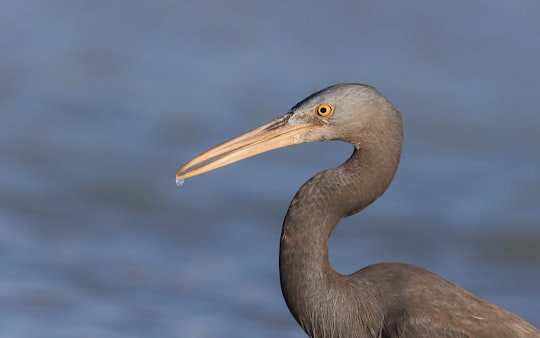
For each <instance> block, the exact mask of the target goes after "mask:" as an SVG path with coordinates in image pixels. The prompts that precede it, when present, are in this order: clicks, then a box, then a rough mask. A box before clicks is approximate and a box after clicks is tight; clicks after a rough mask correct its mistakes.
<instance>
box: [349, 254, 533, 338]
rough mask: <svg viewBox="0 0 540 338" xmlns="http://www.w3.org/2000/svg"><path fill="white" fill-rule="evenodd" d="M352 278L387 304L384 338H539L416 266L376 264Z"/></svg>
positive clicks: (530, 328)
mask: <svg viewBox="0 0 540 338" xmlns="http://www.w3.org/2000/svg"><path fill="white" fill-rule="evenodd" d="M348 277H349V278H350V279H351V281H352V282H353V283H356V284H357V285H358V286H359V287H360V288H363V289H364V290H365V289H366V288H370V287H371V289H372V290H373V293H372V294H371V295H370V297H373V299H374V300H375V301H376V302H380V303H384V304H383V308H384V309H385V313H384V319H383V323H382V325H383V333H386V334H387V335H386V336H385V335H384V334H383V337H494V334H495V333H496V336H497V337H540V332H539V331H538V330H537V329H536V328H535V327H534V326H532V325H531V324H529V323H527V322H526V321H524V320H523V319H521V318H519V317H517V316H515V315H513V314H512V313H510V312H508V311H506V310H504V309H502V308H500V307H498V306H496V305H494V304H492V303H490V302H488V301H486V300H483V299H481V298H479V297H477V296H475V295H473V294H472V293H470V292H469V291H467V290H465V289H463V288H461V287H459V286H458V285H456V284H454V283H452V282H450V281H448V280H446V279H444V278H442V277H440V276H438V275H436V274H434V273H432V272H430V271H427V270H424V269H422V268H419V267H416V266H413V265H409V264H403V263H381V264H375V265H370V266H368V267H366V268H364V269H362V270H359V271H357V272H355V273H354V274H352V275H349V276H348Z"/></svg>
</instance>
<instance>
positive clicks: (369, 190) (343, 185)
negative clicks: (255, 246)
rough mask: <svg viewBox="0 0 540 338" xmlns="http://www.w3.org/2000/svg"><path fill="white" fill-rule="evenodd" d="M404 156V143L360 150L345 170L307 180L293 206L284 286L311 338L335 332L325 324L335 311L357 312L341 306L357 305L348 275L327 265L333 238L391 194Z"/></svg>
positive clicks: (283, 259) (284, 248) (283, 249)
mask: <svg viewBox="0 0 540 338" xmlns="http://www.w3.org/2000/svg"><path fill="white" fill-rule="evenodd" d="M400 137H401V135H400ZM400 153H401V139H400V140H399V142H395V145H394V146H393V147H392V146H390V148H389V147H388V145H387V146H386V147H385V148H384V149H381V148H380V147H378V146H376V145H368V146H364V147H363V148H362V149H358V148H355V150H354V152H353V154H352V156H351V157H350V158H349V159H348V160H347V161H346V162H345V163H343V164H342V165H341V166H340V167H338V168H335V169H330V170H326V171H323V172H320V173H318V174H317V175H315V176H314V177H313V178H311V179H310V180H308V181H307V182H306V183H305V184H304V185H303V186H302V187H301V188H300V190H299V191H298V192H297V193H296V196H295V197H294V198H293V200H292V202H291V204H290V206H289V210H288V212H287V215H286V217H285V220H284V224H283V229H282V234H281V243H280V257H279V258H280V259H279V265H280V277H281V288H282V291H283V295H284V297H285V300H286V302H287V305H288V307H289V309H290V311H291V313H292V314H293V316H294V317H295V319H296V320H297V321H298V322H299V324H300V325H301V326H302V327H303V328H304V330H306V332H307V333H308V334H310V335H311V336H313V335H314V333H315V331H318V332H320V331H321V330H327V329H328V330H330V331H331V330H333V329H332V328H324V327H323V326H325V325H329V324H328V323H330V322H332V321H330V320H328V318H334V319H335V318H336V316H335V314H336V313H341V314H343V313H344V311H355V309H353V308H349V309H344V308H342V307H343V306H345V307H351V306H352V305H351V304H353V302H351V300H350V299H349V300H348V301H346V298H350V295H349V293H348V291H347V288H346V286H345V285H342V284H343V277H344V276H343V275H340V274H338V273H337V272H335V271H334V270H333V269H332V267H331V266H330V263H329V261H328V239H329V237H330V235H331V233H332V231H333V230H334V228H335V226H336V225H337V223H338V222H339V220H340V219H341V218H342V217H344V216H348V215H352V214H355V213H357V212H359V211H360V210H362V209H363V208H365V207H367V206H368V205H369V204H371V203H372V202H373V201H374V200H375V199H376V198H377V197H379V196H380V195H381V194H382V193H383V192H384V191H385V190H386V188H387V187H388V186H389V184H390V182H391V180H392V178H393V176H394V173H395V171H396V169H397V165H398V162H399V156H400ZM355 297H356V296H355ZM340 299H342V300H343V302H340V301H339V300H340ZM336 307H337V308H336ZM345 317H347V316H345ZM334 325H336V326H339V325H337V323H334ZM336 326H333V327H334V328H335V327H336ZM332 332H333V331H332Z"/></svg>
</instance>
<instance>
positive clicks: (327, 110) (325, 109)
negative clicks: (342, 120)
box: [317, 103, 332, 117]
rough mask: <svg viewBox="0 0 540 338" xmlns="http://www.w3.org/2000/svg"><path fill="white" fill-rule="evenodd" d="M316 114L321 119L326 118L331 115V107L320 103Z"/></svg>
mask: <svg viewBox="0 0 540 338" xmlns="http://www.w3.org/2000/svg"><path fill="white" fill-rule="evenodd" d="M317 114H319V116H322V117H326V116H328V115H330V114H332V107H331V106H330V105H328V104H326V103H322V104H320V105H318V106H317Z"/></svg>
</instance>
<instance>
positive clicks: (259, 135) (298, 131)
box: [176, 114, 321, 182]
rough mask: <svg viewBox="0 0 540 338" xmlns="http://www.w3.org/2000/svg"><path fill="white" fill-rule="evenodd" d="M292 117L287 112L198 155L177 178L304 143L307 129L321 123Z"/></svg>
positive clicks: (181, 170) (177, 174) (181, 179)
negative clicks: (299, 121)
mask: <svg viewBox="0 0 540 338" xmlns="http://www.w3.org/2000/svg"><path fill="white" fill-rule="evenodd" d="M290 117H291V114H286V115H284V116H282V117H280V118H277V119H275V120H273V121H271V122H269V123H267V124H264V125H262V126H260V127H258V128H256V129H253V130H251V131H248V132H247V133H245V134H242V135H240V136H237V137H235V138H233V139H230V140H229V141H226V142H224V143H222V144H220V145H217V146H215V147H213V148H211V149H209V150H207V151H205V152H204V153H202V154H200V155H198V156H196V157H195V158H193V159H192V160H191V161H189V162H188V163H186V164H185V165H184V166H183V167H182V168H180V169H178V170H177V171H176V181H177V182H182V181H183V180H184V179H186V178H189V177H193V176H197V175H200V174H204V173H206V172H209V171H212V170H214V169H218V168H221V167H223V166H226V165H229V164H231V163H234V162H238V161H240V160H243V159H246V158H248V157H251V156H255V155H257V154H260V153H264V152H267V151H270V150H273V149H278V148H283V147H287V146H291V145H294V144H299V143H302V140H303V136H304V135H305V134H306V133H307V132H308V131H310V130H313V129H316V128H319V127H321V125H313V124H289V118H290Z"/></svg>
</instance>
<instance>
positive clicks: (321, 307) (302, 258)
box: [177, 84, 540, 338]
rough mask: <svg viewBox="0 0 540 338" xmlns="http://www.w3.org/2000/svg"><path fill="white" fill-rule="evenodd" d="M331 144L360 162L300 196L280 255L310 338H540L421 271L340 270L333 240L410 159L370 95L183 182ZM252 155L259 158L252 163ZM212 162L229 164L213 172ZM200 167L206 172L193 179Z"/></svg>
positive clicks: (287, 291)
mask: <svg viewBox="0 0 540 338" xmlns="http://www.w3.org/2000/svg"><path fill="white" fill-rule="evenodd" d="M321 104H327V105H329V107H330V109H331V110H332V112H331V114H330V115H328V116H319V115H317V114H316V113H315V110H316V109H317V107H319V105H321ZM306 126H307V127H306ZM286 128H288V129H287V131H286V132H283V133H278V136H279V137H282V138H284V139H285V140H284V141H278V137H276V136H275V135H276V131H279V130H280V129H286ZM295 128H296V129H295ZM291 130H292V131H291ZM270 132H271V133H272V135H271V136H268V137H267V138H264V139H261V138H260V137H259V135H262V134H265V133H270ZM245 135H246V136H245ZM254 136H256V137H254ZM246 138H247V139H248V140H247V141H246V140H245V139H246ZM251 140H253V142H251ZM279 140H281V139H279ZM324 140H341V141H345V142H348V143H350V144H352V145H353V147H354V151H353V154H352V156H351V157H350V158H349V159H348V160H347V161H346V162H345V163H343V164H342V165H341V166H339V167H338V168H335V169H330V170H325V171H322V172H320V173H318V174H317V175H315V176H314V177H313V178H311V179H310V180H308V181H307V182H306V183H305V184H304V185H303V186H302V187H301V188H300V190H299V191H298V192H297V193H296V196H295V197H294V198H293V200H292V202H291V204H290V206H289V210H288V212H287V215H286V217H285V220H284V223H283V229H282V235H281V245H280V255H279V267H280V277H281V287H282V290H283V295H284V297H285V300H286V302H287V306H288V307H289V309H290V311H291V313H292V314H293V316H294V318H295V319H296V320H297V321H298V323H299V324H300V325H301V326H302V328H303V329H304V330H305V331H306V333H307V334H308V335H309V336H310V337H344V338H353V337H508V338H510V337H512V338H515V337H540V332H539V331H538V330H537V329H536V328H535V327H534V326H532V325H531V324H529V323H527V322H526V321H524V320H523V319H521V318H519V317H517V316H515V315H513V314H511V313H510V312H508V311H506V310H504V309H501V308H499V307H497V306H495V305H493V304H491V303H489V302H487V301H485V300H482V299H480V298H478V297H476V296H474V295H473V294H471V293H470V292H468V291H466V290H464V289H462V288H460V287H459V286H457V285H455V284H453V283H451V282H449V281H447V280H445V279H443V278H441V277H439V276H437V275H435V274H433V273H431V272H429V271H426V270H423V269H421V268H418V267H414V266H411V265H407V264H401V263H383V264H376V265H371V266H368V267H366V268H364V269H362V270H359V271H357V272H355V273H353V274H350V275H342V274H339V273H337V272H336V271H334V270H333V269H332V267H331V266H330V264H329V261H328V238H329V237H330V235H331V233H332V231H333V229H334V228H335V226H336V225H337V223H338V222H339V220H340V219H341V218H342V217H344V216H349V215H352V214H355V213H357V212H359V211H360V210H362V209H363V208H365V207H367V206H368V205H369V204H371V203H372V202H373V201H375V200H376V199H377V198H378V197H379V196H380V195H381V194H383V193H384V191H385V190H386V188H387V187H388V186H389V184H390V182H391V181H392V179H393V176H394V173H395V171H396V169H397V166H398V162H399V158H400V155H401V145H402V121H401V114H400V113H399V111H398V110H397V109H396V108H395V107H394V106H393V105H392V104H390V103H389V102H388V101H387V100H386V98H384V96H382V95H381V94H380V93H379V92H377V91H376V90H375V89H374V88H372V87H370V86H367V85H361V84H340V85H335V86H331V87H328V88H326V89H323V90H322V91H319V92H317V93H314V94H312V95H311V96H309V97H308V98H306V99H305V100H303V101H301V102H300V103H298V104H297V105H295V106H294V107H293V108H292V109H291V111H290V112H289V113H288V114H286V115H284V116H283V117H281V118H279V119H277V120H275V121H273V122H271V123H269V124H266V125H264V126H263V127H260V128H258V129H255V130H254V131H252V132H250V133H246V134H244V135H242V136H240V137H237V138H235V139H233V140H231V141H228V142H226V143H224V144H222V145H220V146H217V147H215V148H213V149H211V150H209V151H208V152H206V153H203V154H201V155H200V156H198V157H196V158H195V159H194V160H192V161H190V162H189V163H188V164H186V165H185V166H184V167H182V168H181V169H179V171H178V172H177V177H178V178H182V179H183V178H184V177H190V176H195V175H198V174H200V173H203V172H206V171H209V170H213V169H216V168H217V167H220V166H223V165H227V164H229V163H232V162H234V161H237V160H241V159H243V158H246V157H249V156H253V155H255V154H257V153H261V152H264V151H267V150H271V149H275V148H279V147H283V146H287V145H292V144H297V143H303V142H313V141H324ZM266 143H273V145H271V146H268V147H266V146H264V145H265V144H266ZM250 147H252V148H253V149H257V150H256V151H253V152H252V153H250V151H251V149H249V148H250ZM232 148H234V149H232ZM259 148H260V149H259ZM218 158H224V159H226V160H216V159H218ZM229 158H231V159H230V160H229ZM219 161H222V162H223V163H221V162H219ZM203 162H204V163H203ZM212 162H219V163H220V164H216V165H214V164H210V165H208V163H212ZM201 163H203V165H202V166H201V167H200V169H197V170H198V171H196V170H195V169H192V168H194V167H195V166H196V165H199V164H201ZM206 167H208V168H206ZM190 171H193V173H190Z"/></svg>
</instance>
